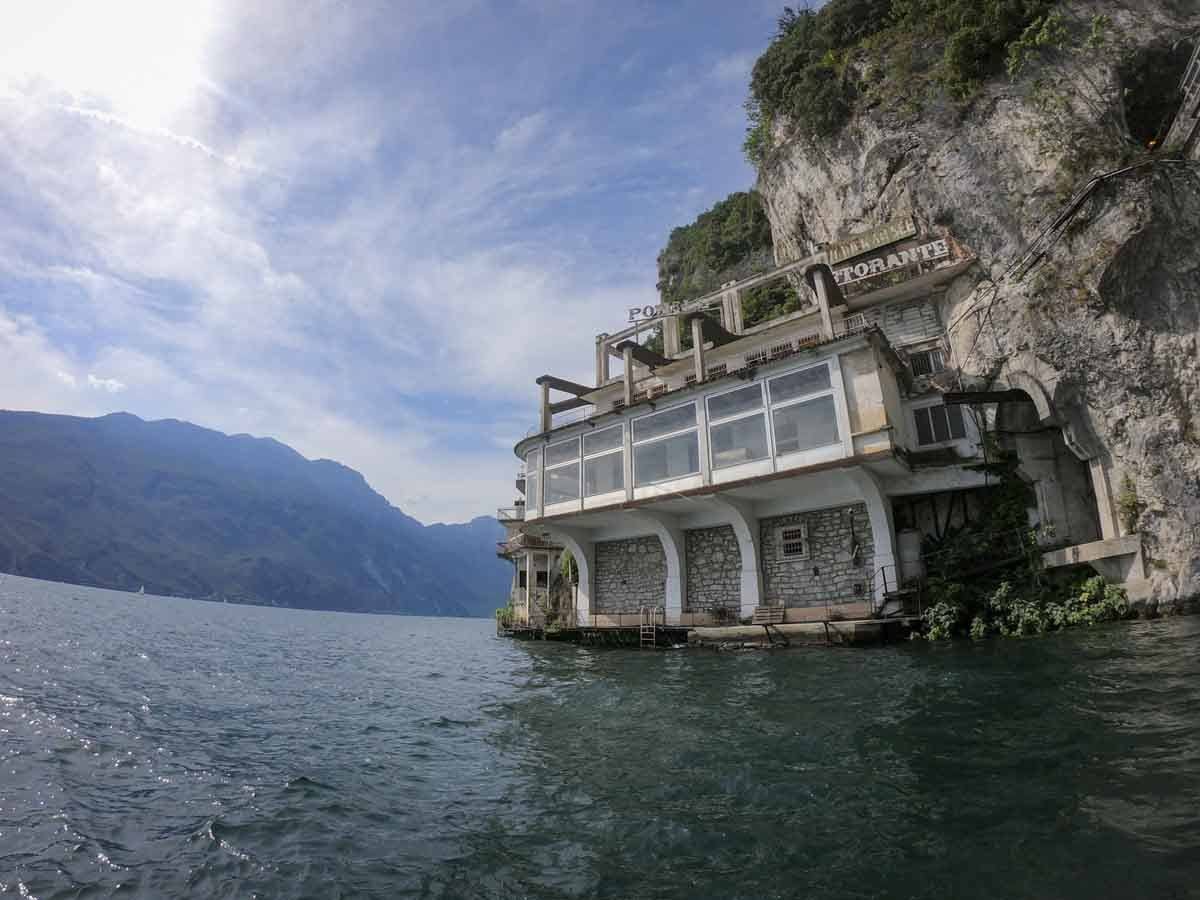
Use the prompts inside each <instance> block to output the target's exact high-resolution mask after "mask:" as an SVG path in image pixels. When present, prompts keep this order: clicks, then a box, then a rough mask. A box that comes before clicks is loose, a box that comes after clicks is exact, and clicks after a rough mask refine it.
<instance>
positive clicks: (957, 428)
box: [945, 406, 967, 440]
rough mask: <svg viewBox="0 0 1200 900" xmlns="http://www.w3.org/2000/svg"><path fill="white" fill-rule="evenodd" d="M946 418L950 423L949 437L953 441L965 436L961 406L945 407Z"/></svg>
mask: <svg viewBox="0 0 1200 900" xmlns="http://www.w3.org/2000/svg"><path fill="white" fill-rule="evenodd" d="M945 409H946V418H947V419H948V420H949V422H950V437H952V438H954V439H955V440H961V439H962V438H965V437H966V436H967V432H966V429H964V428H963V414H962V407H961V406H947V407H945Z"/></svg>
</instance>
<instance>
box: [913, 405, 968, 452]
mask: <svg viewBox="0 0 1200 900" xmlns="http://www.w3.org/2000/svg"><path fill="white" fill-rule="evenodd" d="M955 405H956V406H957V404H955ZM934 409H937V410H941V411H942V414H943V415H944V416H946V433H947V434H949V435H950V437H948V438H946V439H945V440H941V441H939V440H936V438H937V431H936V429H935V428H934V427H933V413H932V412H930V410H934ZM949 409H950V407H949V406H948V405H947V404H946V403H945V402H944V401H940V402H939V401H934V402H932V403H922V404H921V405H919V406H912V407H910V410H911V412H912V420H911V421H912V425H913V444H914V446H916V447H917V448H918V449H921V450H924V449H927V448H930V447H948V446H950V445H951V444H957V443H958V442H959V441H965V440H969V439H970V437H971V434H970V430H969V429H968V427H967V417H966V416H965V415H964V414H963V411H962V408H961V407H958V421H959V424H960V425H961V426H962V437H955V436H954V431H953V429H952V428H951V426H950V413H949ZM922 413H924V414H925V415H926V417H927V421H928V423H929V434H930V436H931V437H933V438H935V440H932V441H929V442H928V443H922V442H921V429H920V426H918V425H917V417H918V416H919V415H921V414H922Z"/></svg>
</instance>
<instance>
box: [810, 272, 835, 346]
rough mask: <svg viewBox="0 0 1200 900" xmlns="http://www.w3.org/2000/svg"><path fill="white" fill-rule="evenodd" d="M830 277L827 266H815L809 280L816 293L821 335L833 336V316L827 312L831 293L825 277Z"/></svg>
mask: <svg viewBox="0 0 1200 900" xmlns="http://www.w3.org/2000/svg"><path fill="white" fill-rule="evenodd" d="M829 278H830V275H829V272H828V270H827V267H825V266H816V267H814V268H813V269H812V270H811V273H810V277H809V282H810V283H811V284H812V286H813V290H814V291H816V294H817V306H818V307H819V308H820V310H821V335H822V336H823V337H825V338H831V337H833V316H832V315H831V314H830V312H829V299H830V297H831V296H832V294H833V290H832V288H831V287H830V285H829V283H828V281H827V279H829Z"/></svg>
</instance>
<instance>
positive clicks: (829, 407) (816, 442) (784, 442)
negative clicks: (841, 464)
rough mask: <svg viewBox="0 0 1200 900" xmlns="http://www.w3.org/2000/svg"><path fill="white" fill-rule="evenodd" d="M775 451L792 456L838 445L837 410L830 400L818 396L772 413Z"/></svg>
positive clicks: (830, 398)
mask: <svg viewBox="0 0 1200 900" xmlns="http://www.w3.org/2000/svg"><path fill="white" fill-rule="evenodd" d="M774 420H775V452H776V453H777V454H783V453H795V452H796V451H797V450H811V449H812V448H813V447H825V446H827V445H829V444H836V443H837V442H838V427H837V411H836V409H835V407H834V403H833V398H832V397H818V398H817V399H816V400H809V401H807V402H805V403H796V404H794V405H793V406H785V407H784V408H783V409H777V410H775V412H774Z"/></svg>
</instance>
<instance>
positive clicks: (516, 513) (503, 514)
mask: <svg viewBox="0 0 1200 900" xmlns="http://www.w3.org/2000/svg"><path fill="white" fill-rule="evenodd" d="M496 518H497V519H498V520H499V521H500V522H501V524H503V523H505V522H524V521H525V507H524V505H521V506H502V507H500V508H499V509H497V510H496Z"/></svg>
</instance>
